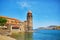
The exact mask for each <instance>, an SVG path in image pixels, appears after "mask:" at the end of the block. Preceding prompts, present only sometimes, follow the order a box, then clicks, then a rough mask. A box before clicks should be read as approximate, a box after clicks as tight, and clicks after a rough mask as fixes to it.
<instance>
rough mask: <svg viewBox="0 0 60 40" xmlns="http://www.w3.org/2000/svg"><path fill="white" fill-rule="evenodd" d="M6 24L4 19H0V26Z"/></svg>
mask: <svg viewBox="0 0 60 40" xmlns="http://www.w3.org/2000/svg"><path fill="white" fill-rule="evenodd" d="M6 22H7V19H6V18H0V26H4V25H5V24H6Z"/></svg>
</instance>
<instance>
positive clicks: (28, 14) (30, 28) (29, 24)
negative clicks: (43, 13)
mask: <svg viewBox="0 0 60 40" xmlns="http://www.w3.org/2000/svg"><path fill="white" fill-rule="evenodd" d="M27 29H28V31H32V12H31V11H30V10H29V11H28V13H27Z"/></svg>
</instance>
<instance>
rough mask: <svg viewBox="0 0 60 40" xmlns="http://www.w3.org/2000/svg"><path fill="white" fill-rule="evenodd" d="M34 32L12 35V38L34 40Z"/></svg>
mask: <svg viewBox="0 0 60 40" xmlns="http://www.w3.org/2000/svg"><path fill="white" fill-rule="evenodd" d="M32 35H33V34H32V32H24V33H22V32H20V33H12V35H11V37H13V38H15V39H17V40H33V38H32Z"/></svg>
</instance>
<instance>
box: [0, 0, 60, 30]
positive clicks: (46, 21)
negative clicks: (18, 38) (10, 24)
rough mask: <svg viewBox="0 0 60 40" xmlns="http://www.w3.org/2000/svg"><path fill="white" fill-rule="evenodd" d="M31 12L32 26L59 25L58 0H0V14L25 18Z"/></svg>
mask: <svg viewBox="0 0 60 40" xmlns="http://www.w3.org/2000/svg"><path fill="white" fill-rule="evenodd" d="M28 10H31V11H32V14H33V28H34V29H35V28H38V27H46V26H49V25H60V18H59V17H60V0H0V16H8V17H11V18H16V19H19V20H21V21H24V20H26V16H27V12H28Z"/></svg>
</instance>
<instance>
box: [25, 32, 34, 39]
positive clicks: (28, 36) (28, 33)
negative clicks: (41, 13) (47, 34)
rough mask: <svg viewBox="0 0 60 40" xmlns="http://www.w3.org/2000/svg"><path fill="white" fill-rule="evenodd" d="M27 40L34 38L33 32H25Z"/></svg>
mask: <svg viewBox="0 0 60 40" xmlns="http://www.w3.org/2000/svg"><path fill="white" fill-rule="evenodd" d="M25 40H33V38H32V32H27V33H25Z"/></svg>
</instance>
